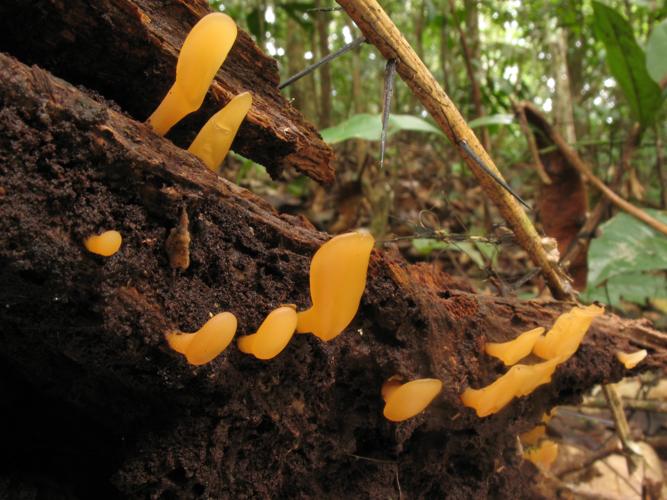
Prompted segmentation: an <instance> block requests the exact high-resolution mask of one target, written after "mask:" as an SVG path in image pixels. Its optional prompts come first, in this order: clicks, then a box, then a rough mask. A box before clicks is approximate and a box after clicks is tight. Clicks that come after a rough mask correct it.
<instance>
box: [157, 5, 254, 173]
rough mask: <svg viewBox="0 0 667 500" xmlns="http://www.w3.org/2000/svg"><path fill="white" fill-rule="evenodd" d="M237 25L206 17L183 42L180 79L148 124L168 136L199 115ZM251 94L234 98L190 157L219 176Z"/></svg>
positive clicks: (221, 16)
mask: <svg viewBox="0 0 667 500" xmlns="http://www.w3.org/2000/svg"><path fill="white" fill-rule="evenodd" d="M236 35H237V28H236V23H235V22H234V20H233V19H232V18H231V17H229V16H228V15H226V14H222V13H220V12H216V13H213V14H209V15H207V16H204V17H203V18H202V19H200V20H199V22H198V23H197V24H195V26H194V27H193V28H192V30H191V31H190V33H188V36H187V37H186V38H185V41H184V42H183V46H182V47H181V51H180V53H179V55H178V62H177V63H176V79H175V81H174V84H173V85H172V86H171V88H170V89H169V92H167V95H166V96H165V97H164V99H163V100H162V102H161V103H160V105H159V106H158V107H157V109H156V110H155V111H154V112H153V114H152V115H151V116H150V117H149V118H148V122H149V123H150V124H151V126H152V127H153V129H154V130H155V131H156V132H157V133H158V134H160V135H165V134H166V133H167V132H169V130H170V129H171V128H172V127H173V126H174V125H176V123H178V122H179V121H180V120H181V119H183V118H184V117H185V116H186V115H188V114H190V113H192V112H194V111H197V110H198V109H199V108H200V107H201V105H202V103H203V102H204V97H205V96H206V92H207V91H208V89H209V87H210V86H211V83H212V82H213V79H214V78H215V75H216V73H217V72H218V70H219V69H220V66H222V63H223V62H224V61H225V59H226V58H227V54H229V51H230V50H231V48H232V45H234V40H236ZM251 105H252V96H251V95H250V93H248V92H243V93H242V94H240V95H238V96H236V97H234V98H233V99H232V100H231V101H230V102H229V103H228V104H227V105H226V106H225V107H224V108H222V109H221V110H220V111H218V112H217V113H216V114H215V115H213V116H212V117H211V118H210V119H209V120H208V122H207V123H206V124H205V125H204V126H203V127H202V129H201V130H200V131H199V134H197V137H195V140H194V141H193V142H192V144H191V145H190V147H189V148H188V151H190V152H191V153H192V154H194V155H195V156H197V157H198V158H199V159H200V160H201V161H202V162H204V164H205V165H206V166H207V167H208V168H210V169H211V170H216V169H217V168H218V167H219V166H220V164H221V163H222V161H223V160H224V159H225V156H226V155H227V153H228V152H229V148H230V147H231V145H232V142H233V140H234V137H235V136H236V132H237V131H238V129H239V126H240V125H241V122H242V121H243V119H244V118H245V116H246V114H247V113H248V111H249V110H250V106H251Z"/></svg>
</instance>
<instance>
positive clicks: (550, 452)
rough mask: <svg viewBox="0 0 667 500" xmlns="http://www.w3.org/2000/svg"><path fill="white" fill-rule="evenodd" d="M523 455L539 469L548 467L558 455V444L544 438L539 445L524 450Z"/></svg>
mask: <svg viewBox="0 0 667 500" xmlns="http://www.w3.org/2000/svg"><path fill="white" fill-rule="evenodd" d="M523 456H524V458H525V459H526V460H530V461H531V462H533V463H534V464H535V465H537V466H538V467H540V468H541V469H549V468H550V467H551V464H553V463H554V462H555V461H556V458H557V457H558V445H557V444H556V443H554V442H553V441H551V440H549V439H545V440H544V441H542V442H541V443H540V445H539V446H537V447H535V448H529V449H527V450H526V451H524V452H523Z"/></svg>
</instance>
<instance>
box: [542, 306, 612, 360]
mask: <svg viewBox="0 0 667 500" xmlns="http://www.w3.org/2000/svg"><path fill="white" fill-rule="evenodd" d="M602 313H604V307H600V306H596V305H590V306H588V307H574V308H572V310H571V311H570V312H567V313H565V314H561V315H560V316H559V317H558V319H556V322H555V323H554V325H553V326H552V327H551V330H549V331H548V332H547V334H546V335H545V336H544V337H542V338H540V339H538V340H537V342H536V343H535V347H534V348H533V352H534V353H535V354H537V355H538V356H539V357H540V358H542V359H554V358H558V360H559V361H558V362H559V363H562V362H564V361H566V360H567V359H569V358H570V357H571V356H572V355H573V354H574V353H575V352H576V351H577V349H578V348H579V344H581V341H582V340H583V339H584V335H586V332H587V331H588V327H590V326H591V323H592V322H593V319H594V318H595V317H596V316H600V315H601V314H602Z"/></svg>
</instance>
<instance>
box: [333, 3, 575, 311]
mask: <svg viewBox="0 0 667 500" xmlns="http://www.w3.org/2000/svg"><path fill="white" fill-rule="evenodd" d="M337 2H338V3H339V4H340V5H341V6H342V7H343V9H345V11H346V12H347V14H348V15H349V16H350V18H352V20H353V21H354V22H355V23H356V24H357V26H358V27H359V29H360V30H361V32H362V33H363V34H364V36H365V37H366V39H367V40H368V41H369V42H370V43H372V44H373V45H375V47H376V48H377V49H378V50H379V51H380V53H381V54H382V56H383V57H384V58H385V59H387V60H389V59H395V60H396V70H397V72H398V74H399V75H400V76H401V78H402V79H403V80H404V81H405V83H406V84H407V85H408V87H410V89H411V90H412V92H413V93H414V94H415V95H416V96H417V98H418V99H419V100H420V101H421V103H422V104H423V105H424V107H425V108H426V110H427V111H428V112H429V113H430V114H431V116H432V117H433V119H434V120H435V121H436V123H437V124H438V125H439V126H440V128H441V129H442V131H443V132H444V133H445V134H446V135H447V137H448V138H449V140H450V141H452V143H453V144H454V145H455V146H456V149H457V151H458V152H459V154H460V155H461V157H462V158H463V160H464V161H465V162H466V164H467V165H468V167H469V168H470V169H471V170H472V172H473V173H474V174H475V177H477V180H478V181H479V183H480V185H481V186H482V188H483V190H484V192H485V194H486V195H487V196H488V197H489V198H490V199H491V201H492V202H493V203H494V204H495V205H496V206H497V207H498V210H499V211H500V213H501V215H502V216H503V218H504V219H505V220H506V221H507V223H508V224H509V226H510V227H511V228H512V230H513V231H514V233H515V235H516V238H517V241H518V242H519V244H520V245H521V246H522V247H523V248H524V249H525V250H526V252H528V255H529V256H530V258H531V260H532V261H533V263H534V264H535V265H536V266H538V267H539V268H540V269H541V270H542V272H543V274H544V277H545V279H546V282H547V283H548V285H549V289H550V290H551V292H552V294H553V295H554V297H556V298H559V299H563V298H566V297H569V296H570V295H571V292H570V290H569V289H568V288H569V286H568V284H567V283H566V281H565V280H564V279H563V278H562V276H561V271H560V270H559V269H558V266H557V265H555V264H554V263H553V262H551V261H550V260H549V257H548V255H547V253H546V251H545V249H544V248H543V246H542V243H541V240H540V237H539V235H538V233H537V231H536V230H535V227H534V226H533V223H532V222H531V221H530V219H529V218H528V216H527V215H526V213H525V212H524V210H523V209H522V208H521V207H520V206H519V204H518V203H517V201H516V200H515V199H514V198H513V197H512V196H511V195H510V194H509V193H508V192H507V191H506V190H505V189H503V188H502V187H501V186H500V185H499V184H498V183H497V182H495V181H494V180H493V179H492V178H491V177H489V175H488V174H487V173H486V172H484V170H483V169H482V168H481V167H480V166H479V165H478V164H477V163H476V161H475V160H474V159H473V158H471V157H470V155H469V154H467V153H466V152H465V149H464V147H463V146H462V143H466V144H467V145H468V147H470V148H472V150H473V151H474V153H475V154H476V155H477V156H478V157H479V158H481V160H482V161H483V162H484V163H485V164H486V165H487V166H488V167H489V168H490V169H491V171H492V172H493V173H494V174H496V175H498V176H499V177H500V178H501V179H502V175H501V174H500V171H499V170H498V168H497V167H496V166H495V164H494V163H493V160H492V159H491V157H490V156H489V155H488V154H487V153H486V151H485V150H484V148H483V147H482V145H481V144H480V142H479V140H478V139H477V137H476V136H475V133H474V132H473V131H472V130H471V129H470V127H469V126H468V124H467V123H466V122H465V120H464V119H463V117H462V116H461V114H460V113H459V111H458V109H457V108H456V106H455V105H454V103H453V102H452V101H451V100H450V99H449V97H448V96H447V94H446V93H445V91H444V90H443V89H442V87H441V86H440V84H439V83H438V82H437V80H436V79H435V77H434V76H433V75H432V74H431V72H430V71H429V70H428V68H427V67H426V66H425V65H424V63H423V62H422V61H421V60H420V59H419V57H418V56H417V54H416V53H415V51H414V50H413V49H412V47H411V46H410V44H409V43H408V41H407V40H406V39H405V37H404V36H403V35H402V34H401V32H400V30H399V29H398V28H397V27H396V25H395V24H394V23H393V22H392V21H391V19H390V18H389V16H388V15H387V13H386V12H385V11H384V10H383V9H382V7H381V6H380V4H379V3H378V2H377V1H376V0H337Z"/></svg>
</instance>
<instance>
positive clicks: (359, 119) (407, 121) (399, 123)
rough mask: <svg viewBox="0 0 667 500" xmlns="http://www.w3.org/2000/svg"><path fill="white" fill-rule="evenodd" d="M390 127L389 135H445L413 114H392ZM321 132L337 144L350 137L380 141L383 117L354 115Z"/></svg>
mask: <svg viewBox="0 0 667 500" xmlns="http://www.w3.org/2000/svg"><path fill="white" fill-rule="evenodd" d="M388 127H389V128H388V130H387V136H391V135H393V134H395V133H396V132H400V131H402V130H409V131H411V132H425V133H431V134H437V135H443V134H442V132H441V131H440V129H438V128H437V127H435V126H434V125H432V124H431V123H429V122H427V121H426V120H423V119H422V118H419V117H417V116H411V115H390V116H389V126H388ZM320 133H321V134H322V138H323V139H324V140H325V141H326V142H328V143H329V144H336V143H337V142H342V141H346V140H348V139H365V140H368V141H379V140H380V135H381V134H382V117H381V115H379V114H378V115H371V114H367V113H361V114H358V115H353V116H352V117H350V118H349V119H347V120H345V121H344V122H342V123H339V124H338V125H336V126H334V127H330V128H327V129H324V130H322V131H320Z"/></svg>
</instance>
